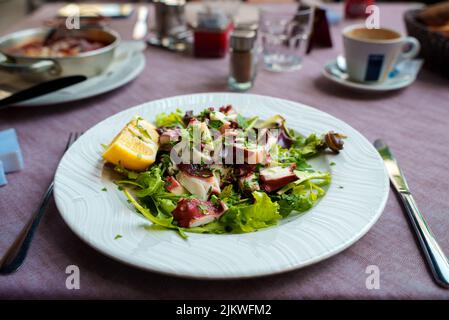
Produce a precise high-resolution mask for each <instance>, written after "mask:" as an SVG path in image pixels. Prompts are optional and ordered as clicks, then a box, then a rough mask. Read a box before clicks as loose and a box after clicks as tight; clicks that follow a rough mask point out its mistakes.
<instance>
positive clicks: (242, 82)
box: [228, 30, 257, 91]
mask: <svg viewBox="0 0 449 320" xmlns="http://www.w3.org/2000/svg"><path fill="white" fill-rule="evenodd" d="M255 41H256V32H255V31H252V30H235V31H234V32H232V33H231V46H230V75H229V79H228V84H229V87H230V88H231V89H232V90H234V91H246V90H248V89H250V88H251V87H252V86H253V83H254V78H255V76H256V64H257V52H256V48H255V45H254V44H255Z"/></svg>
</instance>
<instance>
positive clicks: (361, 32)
mask: <svg viewBox="0 0 449 320" xmlns="http://www.w3.org/2000/svg"><path fill="white" fill-rule="evenodd" d="M345 35H346V36H347V37H349V38H353V39H357V40H362V41H363V40H371V41H373V40H374V41H375V40H380V41H382V40H395V39H399V38H401V35H400V34H399V33H397V32H396V31H393V30H388V29H367V28H357V29H352V30H350V31H348V32H346V33H345Z"/></svg>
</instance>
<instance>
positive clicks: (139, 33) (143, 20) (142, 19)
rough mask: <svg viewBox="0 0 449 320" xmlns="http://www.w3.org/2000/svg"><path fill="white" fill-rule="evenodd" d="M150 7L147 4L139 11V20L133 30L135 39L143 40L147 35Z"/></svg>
mask: <svg viewBox="0 0 449 320" xmlns="http://www.w3.org/2000/svg"><path fill="white" fill-rule="evenodd" d="M147 19H148V8H147V7H145V6H141V7H139V10H138V12H137V22H136V24H135V25H134V30H133V39H134V40H142V39H143V38H145V36H146V35H147V31H148V26H147Z"/></svg>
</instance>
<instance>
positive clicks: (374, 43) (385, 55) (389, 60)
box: [343, 25, 420, 83]
mask: <svg viewBox="0 0 449 320" xmlns="http://www.w3.org/2000/svg"><path fill="white" fill-rule="evenodd" d="M343 46H344V52H345V58H346V71H347V73H348V75H349V78H351V80H353V81H357V82H371V83H373V82H383V81H385V80H386V79H387V78H388V76H389V74H390V72H391V71H392V70H393V68H394V67H395V65H396V64H397V63H398V61H403V60H405V59H413V57H415V56H416V55H417V54H418V52H419V48H420V45H419V42H418V40H416V39H415V38H412V37H405V36H403V35H401V34H400V33H399V32H396V31H394V30H390V29H382V28H381V29H367V28H366V27H365V26H364V25H355V26H348V27H346V28H345V29H344V30H343ZM406 48H408V50H407V51H404V49H406Z"/></svg>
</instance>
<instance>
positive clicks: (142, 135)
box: [103, 116, 159, 171]
mask: <svg viewBox="0 0 449 320" xmlns="http://www.w3.org/2000/svg"><path fill="white" fill-rule="evenodd" d="M158 148H159V133H158V132H157V131H156V127H155V126H154V125H152V124H151V123H149V122H147V121H145V120H143V119H142V118H141V117H138V116H136V117H134V118H133V119H132V120H131V121H130V122H128V123H127V124H126V126H125V127H124V128H123V129H122V130H121V131H120V132H119V134H118V135H117V136H115V138H114V140H112V142H111V144H109V146H108V147H107V148H106V150H105V152H104V153H103V158H104V159H105V160H106V161H107V162H110V163H112V164H115V165H120V166H122V167H124V168H126V169H130V170H136V171H142V170H145V169H146V168H148V167H149V166H150V165H152V164H153V163H154V161H155V159H156V154H157V150H158Z"/></svg>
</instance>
